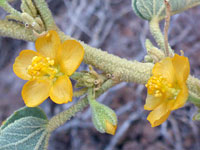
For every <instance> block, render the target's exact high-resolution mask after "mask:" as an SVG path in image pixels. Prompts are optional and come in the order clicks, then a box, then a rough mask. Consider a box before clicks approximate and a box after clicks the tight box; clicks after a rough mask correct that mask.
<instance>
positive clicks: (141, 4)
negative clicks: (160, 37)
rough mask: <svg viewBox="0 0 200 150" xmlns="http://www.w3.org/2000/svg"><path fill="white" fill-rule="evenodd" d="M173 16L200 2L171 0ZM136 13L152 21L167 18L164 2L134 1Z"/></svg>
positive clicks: (162, 0) (155, 0) (158, 0)
mask: <svg viewBox="0 0 200 150" xmlns="http://www.w3.org/2000/svg"><path fill="white" fill-rule="evenodd" d="M169 3H170V6H171V13H172V15H174V14H177V13H180V12H182V11H184V10H187V9H189V8H192V7H194V6H197V5H199V4H200V0H169ZM132 6H133V10H134V12H135V13H136V14H137V15H138V16H139V17H141V18H143V19H146V20H152V19H153V18H158V19H159V20H162V19H163V18H164V17H165V15H166V14H165V4H164V0H132Z"/></svg>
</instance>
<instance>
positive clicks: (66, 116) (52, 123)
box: [47, 80, 116, 133]
mask: <svg viewBox="0 0 200 150" xmlns="http://www.w3.org/2000/svg"><path fill="white" fill-rule="evenodd" d="M115 84H116V82H114V81H112V80H107V81H106V82H105V83H104V84H103V85H102V87H101V88H100V90H98V91H97V92H96V97H99V96H100V95H101V94H102V93H104V92H105V91H106V90H108V89H109V88H111V87H112V86H114V85H115ZM87 106H88V99H87V98H86V97H85V98H83V99H81V100H79V101H78V102H77V103H76V104H74V105H73V106H72V107H70V108H69V109H67V110H66V111H63V112H61V113H59V114H57V115H56V116H54V117H53V118H51V119H50V120H49V124H48V126H47V130H48V133H51V132H52V131H54V130H55V129H57V128H58V127H60V126H61V125H63V124H64V123H65V122H66V121H68V120H70V119H71V117H73V116H75V114H76V113H77V112H80V111H82V110H83V109H84V108H85V107H87Z"/></svg>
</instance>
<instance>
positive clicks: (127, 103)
mask: <svg viewBox="0 0 200 150" xmlns="http://www.w3.org/2000/svg"><path fill="white" fill-rule="evenodd" d="M48 4H49V7H50V9H51V10H52V12H53V16H54V18H55V21H56V23H57V24H58V26H59V27H60V28H61V29H62V30H63V31H64V32H65V33H66V34H68V35H71V36H73V37H75V38H77V39H80V40H82V41H84V42H86V43H88V44H90V45H91V46H94V47H99V48H102V49H103V50H106V51H108V52H109V53H112V54H115V55H118V56H120V57H123V58H127V59H129V60H138V61H143V58H144V56H145V54H146V50H145V47H144V42H145V39H146V38H150V39H152V37H151V35H150V33H149V28H148V22H147V21H144V20H142V19H140V18H138V17H137V16H136V15H135V14H134V12H133V11H132V8H131V0H48ZM13 5H15V6H16V7H19V1H18V0H16V2H14V3H13ZM4 16H5V13H4V12H3V10H1V9H0V18H1V19H2V18H3V17H4ZM162 26H163V23H162ZM199 29H200V7H196V8H193V9H190V10H188V11H186V12H184V13H181V14H179V15H175V16H173V17H172V21H171V26H170V30H169V41H170V45H171V46H172V48H173V49H175V50H176V52H177V53H179V52H180V50H183V51H184V53H185V56H187V57H188V58H189V60H190V64H191V74H192V75H194V76H195V77H198V78H200V59H199V57H200V32H199ZM22 49H34V45H33V43H27V42H24V41H19V40H13V39H9V38H0V122H1V121H3V120H5V119H6V118H7V117H8V116H9V115H10V114H12V112H13V111H15V110H17V109H19V108H20V107H22V106H24V103H23V100H22V98H21V93H20V92H21V88H22V86H23V84H24V83H25V81H23V80H21V79H19V78H17V77H16V75H15V74H14V73H13V71H12V64H13V62H14V59H15V57H16V56H17V55H18V54H19V52H20V51H21V50H22ZM85 69H87V65H84V64H82V65H81V66H80V68H79V70H85ZM145 97H146V89H145V87H144V86H143V85H138V84H135V83H120V84H119V85H117V86H115V87H113V88H112V89H110V90H109V91H108V92H106V93H105V94H103V95H102V96H101V97H100V98H99V99H98V100H99V101H100V102H102V103H104V104H106V105H108V106H110V107H111V108H112V109H114V110H115V111H116V113H117V115H118V121H119V124H118V129H117V132H116V134H115V135H114V136H111V135H107V134H101V133H99V132H98V131H96V129H95V128H94V127H93V124H92V122H91V113H90V109H86V110H84V111H83V112H81V113H78V114H77V116H76V117H74V118H72V119H71V120H70V121H69V122H67V123H66V124H65V125H64V126H62V127H60V128H59V129H57V130H56V131H55V132H54V133H53V135H52V137H51V140H50V145H49V150H200V143H199V141H200V123H199V122H197V121H193V120H192V117H193V115H194V114H195V112H196V111H197V108H195V106H193V105H192V104H189V103H188V104H186V105H185V106H184V107H183V108H181V109H179V110H176V111H174V112H173V113H172V114H171V115H170V117H169V119H168V120H167V121H166V122H165V123H163V124H162V125H161V126H159V127H156V128H152V127H151V126H150V124H149V122H148V121H147V120H146V117H147V115H148V112H147V111H144V109H143V105H144V102H145ZM74 101H76V100H74ZM72 104H73V102H72V103H69V104H65V105H56V104H54V103H53V102H51V101H50V100H47V101H46V102H45V103H43V104H42V105H41V107H42V108H43V109H44V110H45V112H46V113H47V115H48V117H49V118H50V117H52V116H53V115H55V114H57V113H58V112H60V111H62V110H64V109H67V108H69V107H70V106H71V105H72Z"/></svg>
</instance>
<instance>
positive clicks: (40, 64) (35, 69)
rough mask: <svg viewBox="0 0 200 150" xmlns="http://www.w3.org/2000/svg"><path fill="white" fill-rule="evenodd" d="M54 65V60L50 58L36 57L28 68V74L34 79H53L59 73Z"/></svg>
mask: <svg viewBox="0 0 200 150" xmlns="http://www.w3.org/2000/svg"><path fill="white" fill-rule="evenodd" d="M54 64H55V62H54V60H53V59H50V58H49V57H42V56H35V57H33V58H32V63H31V65H29V66H28V68H27V72H28V74H29V75H30V76H31V77H32V79H35V78H39V77H45V76H46V77H48V78H50V79H53V78H54V77H55V76H56V73H57V72H58V69H57V68H55V66H54Z"/></svg>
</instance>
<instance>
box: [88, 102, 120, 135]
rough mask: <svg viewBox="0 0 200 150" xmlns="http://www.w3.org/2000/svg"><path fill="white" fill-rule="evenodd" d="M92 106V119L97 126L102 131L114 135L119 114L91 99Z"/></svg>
mask: <svg viewBox="0 0 200 150" xmlns="http://www.w3.org/2000/svg"><path fill="white" fill-rule="evenodd" d="M90 106H91V108H92V121H93V124H94V126H95V128H96V129H97V130H98V131H99V132H101V133H108V134H112V135H114V134H115V131H116V129H117V116H116V114H115V112H114V111H113V110H112V109H111V108H109V107H107V106H105V105H103V104H100V103H99V102H97V101H96V100H93V101H92V102H91V101H90Z"/></svg>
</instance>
